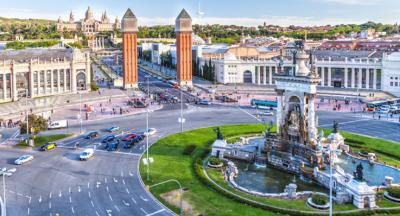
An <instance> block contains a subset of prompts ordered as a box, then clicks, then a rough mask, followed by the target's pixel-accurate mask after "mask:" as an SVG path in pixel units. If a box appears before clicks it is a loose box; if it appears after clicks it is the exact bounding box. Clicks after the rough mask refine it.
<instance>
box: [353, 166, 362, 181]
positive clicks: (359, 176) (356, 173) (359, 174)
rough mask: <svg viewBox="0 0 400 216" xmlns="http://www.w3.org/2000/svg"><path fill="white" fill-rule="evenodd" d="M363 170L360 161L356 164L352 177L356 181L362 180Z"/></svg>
mask: <svg viewBox="0 0 400 216" xmlns="http://www.w3.org/2000/svg"><path fill="white" fill-rule="evenodd" d="M363 170H364V167H363V165H362V164H361V163H359V164H358V165H357V168H356V171H354V173H353V174H354V178H355V179H356V180H357V181H363V180H364V174H363Z"/></svg>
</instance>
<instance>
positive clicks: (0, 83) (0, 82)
mask: <svg viewBox="0 0 400 216" xmlns="http://www.w3.org/2000/svg"><path fill="white" fill-rule="evenodd" d="M3 77H4V75H3V74H0V99H4V91H3V87H4V85H3V80H4V78H3Z"/></svg>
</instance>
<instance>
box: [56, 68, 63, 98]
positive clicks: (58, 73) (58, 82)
mask: <svg viewBox="0 0 400 216" xmlns="http://www.w3.org/2000/svg"><path fill="white" fill-rule="evenodd" d="M60 80H61V79H60V70H59V69H57V92H58V93H61V92H62V91H61V88H60Z"/></svg>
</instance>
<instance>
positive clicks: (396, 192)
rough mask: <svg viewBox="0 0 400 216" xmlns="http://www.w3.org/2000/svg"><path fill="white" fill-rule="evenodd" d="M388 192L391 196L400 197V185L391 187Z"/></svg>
mask: <svg viewBox="0 0 400 216" xmlns="http://www.w3.org/2000/svg"><path fill="white" fill-rule="evenodd" d="M387 192H388V193H389V195H390V196H392V197H394V198H397V199H400V187H389V188H388V189H387Z"/></svg>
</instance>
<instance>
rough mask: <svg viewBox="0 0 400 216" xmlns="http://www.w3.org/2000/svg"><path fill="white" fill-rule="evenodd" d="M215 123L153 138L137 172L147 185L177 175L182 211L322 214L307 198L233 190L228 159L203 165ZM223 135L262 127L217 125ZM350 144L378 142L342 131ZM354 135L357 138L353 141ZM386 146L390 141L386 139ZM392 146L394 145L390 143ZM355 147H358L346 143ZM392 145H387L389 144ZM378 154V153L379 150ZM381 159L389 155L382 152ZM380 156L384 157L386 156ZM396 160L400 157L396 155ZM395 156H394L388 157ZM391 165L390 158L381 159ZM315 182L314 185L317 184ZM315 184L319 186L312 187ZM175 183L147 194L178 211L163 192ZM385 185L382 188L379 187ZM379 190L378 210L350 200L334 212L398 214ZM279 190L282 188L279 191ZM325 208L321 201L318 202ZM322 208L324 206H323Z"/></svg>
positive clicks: (250, 132)
mask: <svg viewBox="0 0 400 216" xmlns="http://www.w3.org/2000/svg"><path fill="white" fill-rule="evenodd" d="M215 128H216V127H210V128H201V129H196V130H192V131H188V132H184V133H179V134H173V135H170V136H167V137H165V138H163V139H160V140H159V141H157V142H156V143H155V144H154V145H153V146H152V147H151V148H150V150H149V152H150V154H151V155H152V157H153V158H154V163H153V164H151V165H150V180H149V181H146V172H145V171H146V166H145V165H143V164H142V163H141V165H140V174H141V176H142V179H143V182H144V184H145V185H152V184H157V183H159V182H162V181H166V180H168V179H176V180H177V181H179V182H180V183H181V184H182V187H183V191H184V192H183V199H182V200H183V203H184V205H183V211H184V213H185V215H200V214H201V215H260V214H261V215H279V214H281V213H284V214H289V215H325V214H326V213H327V212H326V210H320V209H317V208H312V207H310V205H309V204H308V203H307V200H308V199H309V198H310V196H308V195H306V196H302V197H301V198H299V199H287V198H283V199H278V198H265V197H260V196H254V195H251V194H249V193H245V192H243V191H240V190H237V189H235V188H234V187H232V185H231V184H229V182H227V181H226V180H225V172H224V171H223V170H224V169H226V163H225V165H224V167H223V168H222V169H221V168H214V167H209V166H207V164H208V161H207V160H205V159H206V158H208V155H209V153H210V150H211V145H212V143H213V142H214V140H215V139H216V137H215V133H214V129H215ZM220 129H221V132H222V134H224V137H226V138H227V139H230V138H232V137H238V136H246V135H255V134H258V135H260V134H261V133H262V131H264V130H265V127H264V126H263V125H260V124H246V125H227V126H221V127H220ZM343 135H344V137H345V138H349V139H350V141H351V142H357V141H358V142H361V140H363V141H366V142H373V143H376V142H379V141H381V140H379V139H374V138H368V137H363V136H360V135H354V134H350V133H343ZM354 137H357V139H354ZM385 144H388V143H385ZM191 145H195V146H196V148H195V149H194V150H193V151H192V153H191V154H187V152H186V151H185V149H186V148H188V146H191ZM391 145H398V144H397V143H391ZM350 146H351V148H352V149H353V148H354V150H355V151H354V152H356V150H357V146H355V145H352V144H351V145H350ZM388 149H390V147H388ZM378 155H379V158H381V157H380V156H381V155H385V154H382V152H381V153H378ZM385 157H388V156H387V155H385ZM385 157H383V158H385ZM399 158H400V157H399ZM392 160H395V158H392ZM381 162H382V163H387V162H389V163H390V160H389V161H381ZM315 186H316V185H315ZM316 187H317V186H316ZM177 189H178V188H177V187H176V185H175V184H165V185H164V186H160V187H157V188H152V189H151V190H150V192H151V193H152V194H153V195H154V196H155V197H156V198H157V199H158V200H159V201H160V202H162V203H163V204H164V205H165V206H167V207H168V208H170V209H171V210H173V211H175V213H179V211H180V209H179V205H177V203H179V202H178V201H179V200H180V196H179V195H177V196H176V197H174V199H175V201H171V199H169V200H168V201H166V200H165V199H164V198H163V197H165V194H168V193H170V192H171V191H175V190H177ZM383 190H384V189H382V191H383ZM382 191H380V192H379V193H378V194H377V199H376V201H377V206H378V207H377V208H375V209H373V210H370V209H357V208H356V207H355V206H353V205H352V204H351V203H346V204H336V203H334V205H333V210H334V213H336V214H341V215H347V214H348V215H366V214H373V213H375V214H379V213H398V212H400V205H399V204H396V203H393V202H390V201H388V200H386V199H384V198H383V192H382ZM281 192H283V191H281ZM322 206H324V205H322ZM324 207H326V206H324Z"/></svg>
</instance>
